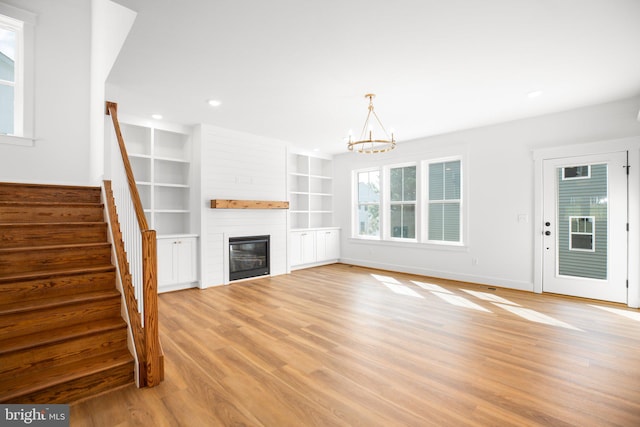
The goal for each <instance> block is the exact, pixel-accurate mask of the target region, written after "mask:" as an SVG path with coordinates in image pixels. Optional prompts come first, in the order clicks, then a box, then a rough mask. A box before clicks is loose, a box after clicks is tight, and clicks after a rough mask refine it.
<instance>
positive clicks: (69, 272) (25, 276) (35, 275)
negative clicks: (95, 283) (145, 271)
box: [0, 264, 116, 286]
mask: <svg viewBox="0 0 640 427" xmlns="http://www.w3.org/2000/svg"><path fill="white" fill-rule="evenodd" d="M115 269H116V268H115V266H113V265H111V264H109V265H106V264H105V265H101V266H93V267H83V268H63V269H60V268H58V269H53V270H43V271H35V272H32V273H20V274H11V275H5V276H0V286H1V285H2V284H3V283H13V282H19V281H24V280H34V279H48V278H53V277H62V276H73V275H78V274H85V273H102V272H109V271H115Z"/></svg>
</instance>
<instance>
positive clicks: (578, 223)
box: [569, 216, 596, 252]
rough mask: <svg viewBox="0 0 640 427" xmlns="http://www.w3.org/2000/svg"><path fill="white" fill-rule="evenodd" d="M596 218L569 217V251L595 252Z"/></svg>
mask: <svg viewBox="0 0 640 427" xmlns="http://www.w3.org/2000/svg"><path fill="white" fill-rule="evenodd" d="M595 221H596V218H595V217H594V216H570V217H569V230H570V232H569V250H570V251H584V252H595V247H594V241H595V239H594V235H595Z"/></svg>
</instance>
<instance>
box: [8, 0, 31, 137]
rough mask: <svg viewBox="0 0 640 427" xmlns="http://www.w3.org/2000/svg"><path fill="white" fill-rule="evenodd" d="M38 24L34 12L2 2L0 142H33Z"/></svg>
mask: <svg viewBox="0 0 640 427" xmlns="http://www.w3.org/2000/svg"><path fill="white" fill-rule="evenodd" d="M35 22H36V15H34V14H33V13H31V12H27V11H25V10H22V9H19V8H17V7H14V6H10V5H8V4H5V3H0V143H9V144H19V145H24V144H30V143H32V142H33V140H32V138H33V125H34V120H33V112H34V88H33V76H34V39H35ZM30 139H31V141H28V140H30Z"/></svg>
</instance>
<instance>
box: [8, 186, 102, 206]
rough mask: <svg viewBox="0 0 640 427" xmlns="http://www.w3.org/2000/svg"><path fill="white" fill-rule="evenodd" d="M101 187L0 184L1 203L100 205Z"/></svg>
mask: <svg viewBox="0 0 640 427" xmlns="http://www.w3.org/2000/svg"><path fill="white" fill-rule="evenodd" d="M100 191H101V190H100V188H99V187H73V186H57V185H36V184H13V183H0V201H22V202H55V203H100Z"/></svg>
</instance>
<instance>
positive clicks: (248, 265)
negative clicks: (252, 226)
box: [229, 236, 269, 281]
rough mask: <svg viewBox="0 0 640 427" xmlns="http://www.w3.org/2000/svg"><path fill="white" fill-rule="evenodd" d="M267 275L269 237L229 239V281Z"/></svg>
mask: <svg viewBox="0 0 640 427" xmlns="http://www.w3.org/2000/svg"><path fill="white" fill-rule="evenodd" d="M265 275H269V236H247V237H230V238H229V280H230V281H231V280H238V279H246V278H248V277H257V276H265Z"/></svg>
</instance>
